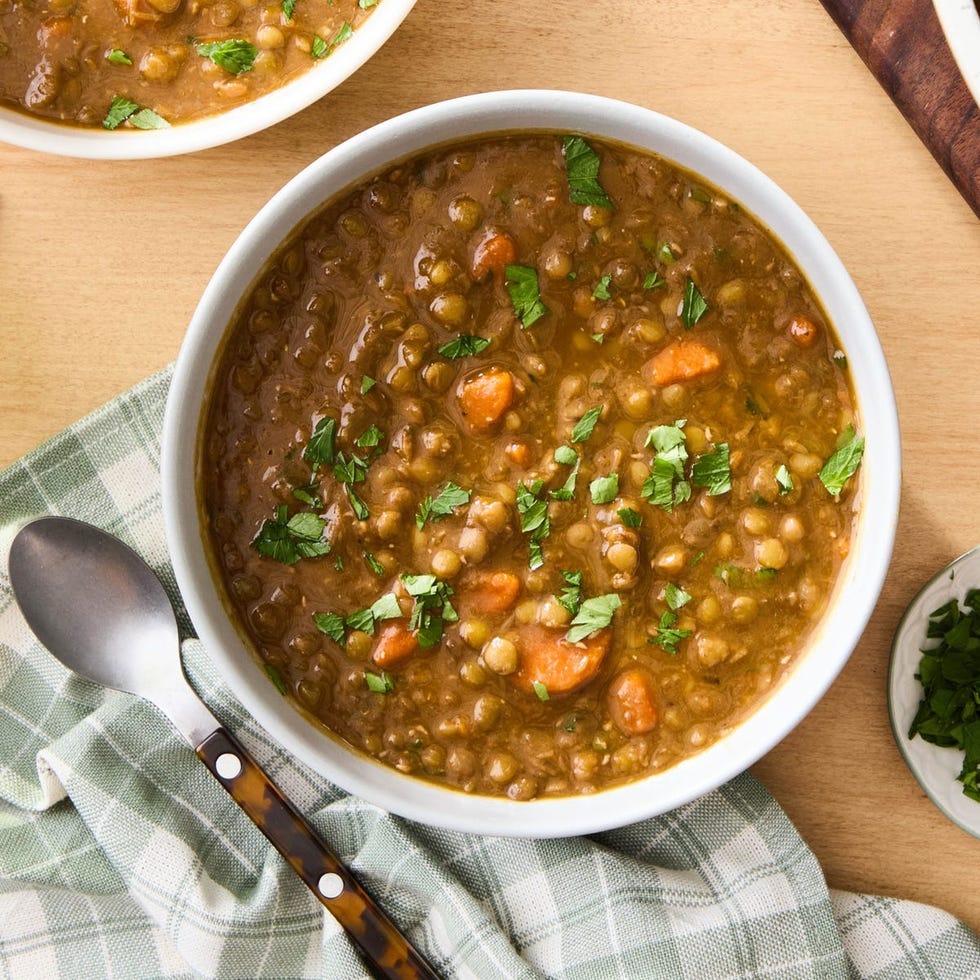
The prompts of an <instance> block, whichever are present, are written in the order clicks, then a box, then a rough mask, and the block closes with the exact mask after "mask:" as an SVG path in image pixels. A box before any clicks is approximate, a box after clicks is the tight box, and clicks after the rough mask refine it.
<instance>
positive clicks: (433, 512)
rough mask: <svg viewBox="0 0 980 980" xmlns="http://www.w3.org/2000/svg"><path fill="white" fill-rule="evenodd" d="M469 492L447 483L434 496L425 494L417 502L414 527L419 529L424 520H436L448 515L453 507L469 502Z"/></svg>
mask: <svg viewBox="0 0 980 980" xmlns="http://www.w3.org/2000/svg"><path fill="white" fill-rule="evenodd" d="M471 492H472V491H470V490H464V489H463V488H462V487H460V486H457V485H456V484H455V483H452V482H450V483H447V484H446V485H445V486H444V487H443V488H442V490H440V491H439V493H438V494H437V495H436V496H435V498H432V497H431V496H427V497H426V498H425V500H423V501H422V503H421V504H419V510H418V513H417V514H416V515H415V524H416V527H418V529H419V530H421V529H422V528H423V527H424V526H425V522H426V521H438V520H440V519H441V518H443V517H448V516H449V515H450V514H451V513H452V512H453V510H454V509H455V508H457V507H462V506H463V504H468V503H469V502H470V495H471Z"/></svg>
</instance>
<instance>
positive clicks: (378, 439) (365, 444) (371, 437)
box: [354, 423, 385, 449]
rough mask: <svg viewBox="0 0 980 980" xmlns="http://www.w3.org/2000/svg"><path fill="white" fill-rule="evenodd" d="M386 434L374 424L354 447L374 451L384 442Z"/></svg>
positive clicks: (359, 438)
mask: <svg viewBox="0 0 980 980" xmlns="http://www.w3.org/2000/svg"><path fill="white" fill-rule="evenodd" d="M384 437H385V434H384V433H383V432H382V431H381V430H380V429H379V428H378V427H377V426H376V425H374V423H372V424H371V426H370V427H369V428H367V429H365V430H364V431H363V432H362V433H361V434H360V435H359V436H358V437H357V438H356V439H355V440H354V445H355V446H360V448H361V449H373V448H374V447H375V446H379V445H380V444H381V443H382V442H383V441H384Z"/></svg>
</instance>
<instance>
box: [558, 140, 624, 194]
mask: <svg viewBox="0 0 980 980" xmlns="http://www.w3.org/2000/svg"><path fill="white" fill-rule="evenodd" d="M563 149H564V151H565V170H566V171H567V173H568V196H569V197H570V198H571V200H572V203H573V204H592V205H595V206H597V207H600V208H611V207H612V206H613V203H612V201H610V200H609V197H608V195H607V194H606V192H605V191H604V190H603V189H602V185H601V184H600V183H599V163H600V160H599V154H598V153H596V151H595V150H593V149H592V147H591V146H590V145H589V144H588V143H587V142H586V141H585V140H584V139H582V137H581V136H566V137H565V139H564V144H563Z"/></svg>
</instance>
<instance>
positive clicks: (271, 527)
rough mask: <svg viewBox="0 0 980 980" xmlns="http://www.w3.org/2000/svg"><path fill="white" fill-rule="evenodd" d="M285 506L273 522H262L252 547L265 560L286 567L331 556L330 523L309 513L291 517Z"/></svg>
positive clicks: (283, 505) (280, 509) (279, 510)
mask: <svg viewBox="0 0 980 980" xmlns="http://www.w3.org/2000/svg"><path fill="white" fill-rule="evenodd" d="M288 515H289V511H288V509H287V508H286V505H285V504H280V505H279V506H278V507H277V508H276V515H275V517H274V518H273V519H272V520H266V521H263V522H262V526H261V527H260V528H259V531H258V534H256V535H255V537H254V538H253V539H252V547H253V548H254V549H255V550H256V551H257V552H258V553H259V554H260V555H262V556H263V557H265V558H274V559H275V560H276V561H281V562H282V563H283V564H284V565H294V564H295V563H296V562H298V561H299V560H300V559H301V558H319V557H320V556H322V555H328V554H330V544H329V542H327V541H325V540H324V539H323V532H324V529H325V528H326V526H327V522H326V521H325V520H324V519H323V518H322V517H319V516H318V515H316V514H313V513H310V512H309V511H301V512H300V513H298V514H294V515H293V516H292V517H289V516H288Z"/></svg>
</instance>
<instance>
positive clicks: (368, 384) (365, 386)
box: [361, 374, 378, 395]
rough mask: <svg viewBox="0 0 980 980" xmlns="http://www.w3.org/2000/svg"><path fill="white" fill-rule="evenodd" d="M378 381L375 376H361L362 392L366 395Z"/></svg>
mask: <svg viewBox="0 0 980 980" xmlns="http://www.w3.org/2000/svg"><path fill="white" fill-rule="evenodd" d="M377 383H378V382H377V381H375V380H374V378H371V377H369V376H368V375H366V374H365V375H364V376H363V377H362V378H361V394H362V395H366V394H367V393H368V392H369V391H370V390H371V389H372V388H373V387H374V386H375V385H376V384H377Z"/></svg>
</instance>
